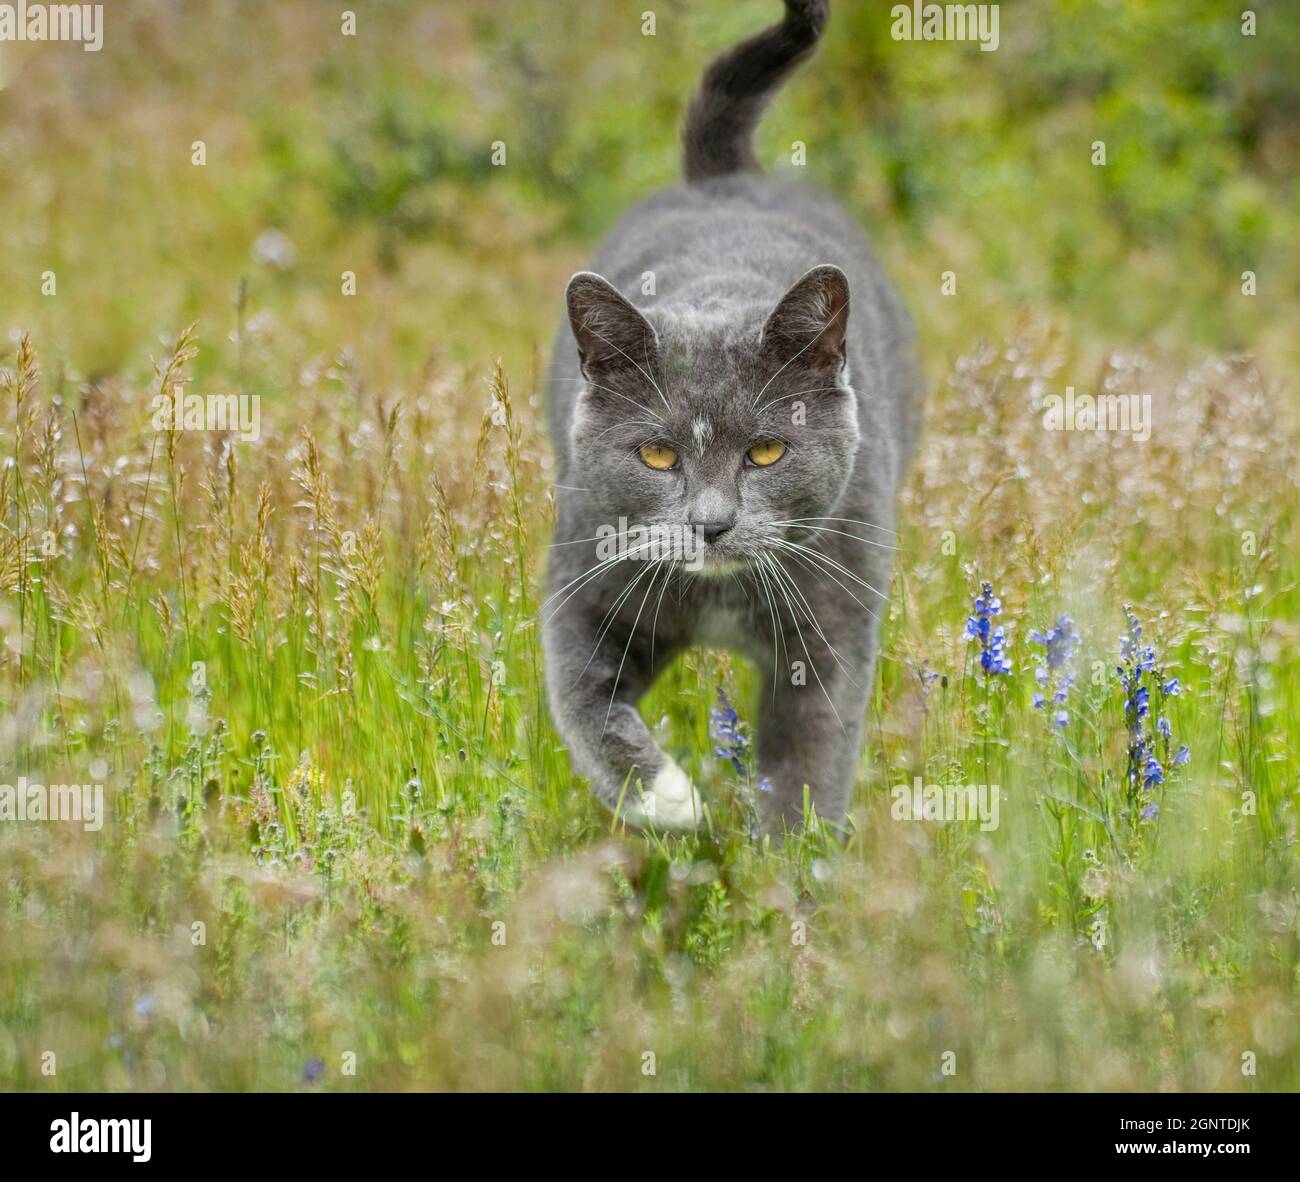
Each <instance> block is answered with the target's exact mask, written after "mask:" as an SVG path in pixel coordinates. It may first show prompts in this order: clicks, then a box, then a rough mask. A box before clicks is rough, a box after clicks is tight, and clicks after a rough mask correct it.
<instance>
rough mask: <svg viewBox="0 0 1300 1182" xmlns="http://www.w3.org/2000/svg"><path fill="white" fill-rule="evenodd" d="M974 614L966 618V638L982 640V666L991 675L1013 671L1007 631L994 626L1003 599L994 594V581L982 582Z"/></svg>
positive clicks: (1000, 610) (976, 597) (1000, 611)
mask: <svg viewBox="0 0 1300 1182" xmlns="http://www.w3.org/2000/svg"><path fill="white" fill-rule="evenodd" d="M974 612H975V614H974V615H973V616H967V618H966V632H965V635H966V639H967V640H978V641H979V642H980V668H981V669H983V670H984V672H985V673H987V674H989V675H990V676H994V677H996V676H998V675H999V674H1004V673H1010V672H1011V662H1010V660H1008V659H1007V652H1006V643H1007V638H1006V633H1005V632H1004V631H1003V630H1002V628H1001V627H998V628H994V627H993V617H994V616H998V615H1001V614H1002V600H1000V599H999V598H998V597H997V596H996V595H994V594H993V584H992V583H981V584H980V593H979V594H978V595H977V596H975V604H974Z"/></svg>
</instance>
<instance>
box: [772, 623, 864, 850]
mask: <svg viewBox="0 0 1300 1182" xmlns="http://www.w3.org/2000/svg"><path fill="white" fill-rule="evenodd" d="M818 647H821V646H818ZM799 655H800V656H801V657H803V655H804V654H802V653H800V654H799ZM811 655H812V660H811V661H808V660H803V661H802V662H796V667H795V669H794V670H793V671H792V672H791V673H790V675H789V676H786V675H785V671H782V675H780V676H778V677H776V678H775V679H774V678H773V677H772V676H771V674H769V675H768V678H767V682H766V684H765V686H764V687H763V695H762V700H761V703H760V706H759V732H758V770H759V775H760V776H761V777H763V778H764V779H765V780H766V781H768V783H769V784H770V794H769V795H768V797H767V815H766V817H765V821H766V825H767V830H768V832H770V833H772V834H773V835H775V836H780V835H781V834H782V833H786V832H794V831H795V830H797V829H799V828H800V827H801V826H802V825H803V824H804V821H805V820H806V818H805V816H804V796H805V788H806V789H807V797H808V801H809V803H810V804H811V805H812V807H813V808H814V809H815V811H816V814H817V816H818V818H819V819H821V820H823V821H827V822H829V823H830V824H831V825H833V826H835V827H837V828H840V827H842V826H843V824H844V821H845V819H846V817H847V814H848V806H849V796H850V794H851V793H852V790H853V778H854V771H855V769H856V768H857V762H858V754H859V751H860V749H861V745H862V720H863V715H864V713H865V710H866V704H867V690H866V686H865V681H866V679H865V677H861V676H859V675H858V670H857V669H855V670H854V671H853V673H852V674H850V673H849V672H848V671H846V670H844V669H842V668H840V667H839V665H838V664H837V663H836V662H835V660H834V658H833V657H831V656H830V654H829V653H827V652H826V651H825V649H824V648H822V652H821V654H820V655H819V654H818V653H817V652H813V653H812V654H811ZM814 664H815V669H816V672H815V673H814V672H813V671H812V666H813V665H814Z"/></svg>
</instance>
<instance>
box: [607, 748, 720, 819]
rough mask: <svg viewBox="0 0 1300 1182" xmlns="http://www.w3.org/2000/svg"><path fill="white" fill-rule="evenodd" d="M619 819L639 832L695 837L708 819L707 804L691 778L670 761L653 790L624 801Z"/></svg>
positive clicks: (656, 777)
mask: <svg viewBox="0 0 1300 1182" xmlns="http://www.w3.org/2000/svg"><path fill="white" fill-rule="evenodd" d="M632 791H633V790H630V791H629V793H628V795H629V797H630V796H631V795H632ZM619 816H620V817H621V818H622V819H623V820H624V821H626V822H627V823H628V824H629V825H634V826H635V827H636V828H638V829H657V830H659V832H661V833H694V832H695V830H696V829H697V828H698V827H699V824H700V822H701V821H703V819H704V802H703V800H701V799H700V794H699V792H698V791H696V788H695V785H694V784H692V783H691V778H690V776H688V775H687V774H686V773H685V772H684V771H682V769H681V768H680V767H678V766H677V764H676V763H674V762H673V761H672V760H671V759H670V760H668V762H667V763H665V764H664V766H663V767H662V768H661V769H660V771H659V774H658V775H657V776H655V778H654V781H653V782H652V783H651V785H650V787H648V788H646V789H645V790H644V791H642V792H641V793H640V794H639V796H638V797H637V798H636V799H625V800H624V802H623V807H622V809H620V810H619Z"/></svg>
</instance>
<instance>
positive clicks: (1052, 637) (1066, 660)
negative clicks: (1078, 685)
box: [1029, 614, 1079, 730]
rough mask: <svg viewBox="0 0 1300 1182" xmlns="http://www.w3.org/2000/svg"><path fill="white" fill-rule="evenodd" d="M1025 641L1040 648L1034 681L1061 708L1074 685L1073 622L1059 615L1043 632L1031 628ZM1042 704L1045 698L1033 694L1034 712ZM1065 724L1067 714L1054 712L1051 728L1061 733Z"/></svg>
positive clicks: (1074, 638) (1076, 635)
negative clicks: (1049, 694)
mask: <svg viewBox="0 0 1300 1182" xmlns="http://www.w3.org/2000/svg"><path fill="white" fill-rule="evenodd" d="M1029 641H1030V643H1031V644H1037V645H1041V646H1042V648H1043V653H1042V656H1041V657H1040V660H1041V661H1042V664H1040V665H1039V666H1038V668H1037V669H1036V670H1035V671H1034V680H1035V681H1036V682H1037V683H1038V685H1040V686H1041V687H1043V688H1044V689H1048V688H1051V689H1052V698H1051V700H1052V703H1053V705H1056V706H1064V705H1065V703H1066V702H1067V701H1068V700H1069V697H1070V687H1071V686H1072V685H1074V672H1073V669H1072V667H1071V664H1070V662H1071V661H1072V660H1073V659H1074V650H1075V647H1076V646H1077V645H1078V643H1079V633H1078V632H1077V631H1076V630H1075V627H1074V621H1073V620H1071V619H1070V617H1069V616H1067V615H1064V614H1062V615H1060V616H1058V617H1057V618H1056V623H1055V624H1054V625H1052V627H1050V628H1048V629H1047V631H1045V632H1040V631H1039V630H1038V629H1037V628H1035V629H1034V630H1033V631H1032V632H1030V633H1029ZM1046 705H1047V698H1046V696H1045V695H1043V694H1035V695H1034V709H1035V710H1041V709H1042V708H1043V707H1044V706H1046ZM1069 724H1070V720H1069V715H1068V714H1067V712H1066V711H1064V710H1058V711H1057V712H1056V713H1055V715H1053V717H1052V726H1054V727H1055V728H1056V729H1057V730H1062V729H1064V728H1065V727H1067V726H1069Z"/></svg>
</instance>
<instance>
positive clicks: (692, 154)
mask: <svg viewBox="0 0 1300 1182" xmlns="http://www.w3.org/2000/svg"><path fill="white" fill-rule="evenodd" d="M830 8H831V6H830V0H785V19H784V20H782V21H781V23H780V24H779V25H773V26H772V27H771V28H770V29H764V30H763V31H762V32H761V33H759V34H758V35H757V36H755V37H751V38H750V39H749V40H748V41H742V42H741V43H740V44H739V45H737V46H735V48H733V49H729V50H727V52H726V53H724V54H722V55H721V56H720V57H718V58H715V59H714V61H713V62H712V64H711V65H710V66H709V68H708V69H707V70H706V71H705V72H704V80H703V81H702V82H701V83H700V89H699V90H698V91H696V93H695V97H694V98H693V99H692V100H691V105H690V109H689V110H688V111H687V112H686V124H685V126H684V127H683V128H682V142H683V145H684V147H685V157H684V161H683V171H684V172H685V174H686V179H687V180H688V181H703V180H707V179H708V178H709V177H716V176H726V175H727V174H728V173H732V172H740V171H743V170H746V169H756V168H758V161H757V159H755V157H754V145H753V138H754V129H755V128H756V127H757V126H758V121H759V119H760V118H762V115H763V108H764V107H765V106H766V105H767V101H768V99H770V98H771V97H772V95H773V94H774V93H775V92H776V90H777V88H778V87H779V86H780V85H781V83H782V82H784V81H785V79H786V77H787V76H788V75H789V73H790V72H791V71H792V70H793V69H794V68H795V66H797V65H798V64H799V63H800V62H801V61H803V60H804V59H805V58H806V57H808V56H809V55H810V54H811V53H812V51H813V49H814V48H815V47H816V45H817V39H818V37H820V36H821V32H822V29H824V28H825V27H826V20H827V18H828V17H829V15H830Z"/></svg>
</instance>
